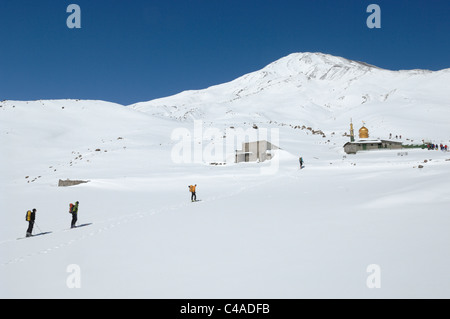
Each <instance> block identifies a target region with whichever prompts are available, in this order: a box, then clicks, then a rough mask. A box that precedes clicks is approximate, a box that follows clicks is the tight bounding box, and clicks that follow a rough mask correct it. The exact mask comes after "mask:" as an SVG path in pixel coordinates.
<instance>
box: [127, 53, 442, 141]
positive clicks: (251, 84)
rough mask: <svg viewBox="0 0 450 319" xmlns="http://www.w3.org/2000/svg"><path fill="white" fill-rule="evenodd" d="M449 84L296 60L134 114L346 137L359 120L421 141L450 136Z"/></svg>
mask: <svg viewBox="0 0 450 319" xmlns="http://www.w3.org/2000/svg"><path fill="white" fill-rule="evenodd" d="M449 83H450V69H445V70H441V71H437V72H432V71H428V70H407V71H390V70H384V69H381V68H378V67H375V66H372V65H368V64H366V63H362V62H356V61H351V60H348V59H345V58H341V57H335V56H331V55H327V54H322V53H294V54H291V55H289V56H287V57H284V58H282V59H280V60H278V61H275V62H273V63H271V64H269V65H268V66H266V67H265V68H263V69H262V70H259V71H256V72H253V73H250V74H246V75H244V76H242V77H240V78H238V79H236V80H234V81H231V82H229V83H225V84H221V85H217V86H213V87H210V88H207V89H204V90H198V91H185V92H182V93H180V94H177V95H174V96H170V97H166V98H162V99H156V100H152V101H149V102H142V103H137V104H134V105H131V107H132V108H134V109H136V110H140V111H143V112H146V113H149V114H152V115H156V116H160V117H169V118H174V119H177V120H179V121H185V120H192V119H203V120H205V121H207V122H209V121H211V122H214V123H216V124H217V123H236V122H242V121H246V122H249V123H257V124H259V123H267V122H269V121H276V122H281V123H285V124H292V125H306V126H311V127H314V128H317V129H321V130H324V131H347V130H348V126H349V121H350V118H353V120H354V121H356V122H357V123H358V124H360V123H361V121H366V122H368V123H370V126H371V128H372V130H373V131H374V133H375V134H387V133H389V132H400V133H399V134H402V133H403V135H405V136H411V138H416V139H423V138H432V137H435V136H442V135H443V134H446V135H450V134H449V133H450V131H449V128H448V121H447V120H446V119H448V118H450V107H449V105H450V104H449V103H450V90H449V89H448V88H449ZM431 123H433V127H430V124H431ZM410 127H413V128H414V130H412V131H411V130H409V128H410ZM394 134H395V133H394Z"/></svg>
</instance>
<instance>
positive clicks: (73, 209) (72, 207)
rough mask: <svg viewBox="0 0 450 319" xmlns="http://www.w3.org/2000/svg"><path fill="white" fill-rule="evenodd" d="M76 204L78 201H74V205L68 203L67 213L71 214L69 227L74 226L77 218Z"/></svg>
mask: <svg viewBox="0 0 450 319" xmlns="http://www.w3.org/2000/svg"><path fill="white" fill-rule="evenodd" d="M78 204H79V202H78V201H76V202H75V205H74V204H70V205H69V214H72V222H71V224H70V228H75V227H76V226H75V224H76V222H77V220H78Z"/></svg>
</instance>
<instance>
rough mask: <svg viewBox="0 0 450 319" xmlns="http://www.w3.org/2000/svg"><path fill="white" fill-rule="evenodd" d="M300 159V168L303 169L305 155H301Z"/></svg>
mask: <svg viewBox="0 0 450 319" xmlns="http://www.w3.org/2000/svg"><path fill="white" fill-rule="evenodd" d="M298 161H299V163H300V169H302V168H303V157H300V158H299V159H298Z"/></svg>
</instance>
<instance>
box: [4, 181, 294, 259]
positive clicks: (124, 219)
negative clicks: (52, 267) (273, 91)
mask: <svg viewBox="0 0 450 319" xmlns="http://www.w3.org/2000/svg"><path fill="white" fill-rule="evenodd" d="M291 174H292V172H287V173H284V174H280V175H275V176H273V177H272V178H268V179H266V180H263V181H261V182H256V183H254V184H253V185H251V186H247V187H240V188H238V189H237V190H234V191H232V192H229V193H227V194H223V195H218V196H211V197H209V198H207V199H202V200H201V203H207V202H212V201H216V200H221V199H226V198H230V197H233V196H236V195H237V194H239V193H241V192H242V191H245V190H249V189H252V188H256V187H259V186H262V185H264V184H267V183H270V182H272V181H273V180H274V179H279V178H282V177H286V176H288V177H291V178H292V176H291ZM296 178H298V177H296ZM197 204H198V203H197ZM189 205H192V203H191V202H187V203H186V202H183V203H179V204H176V205H171V206H166V207H161V208H159V209H154V210H152V211H150V212H136V213H133V214H130V215H126V216H121V217H119V218H111V219H107V220H105V221H101V222H95V223H93V224H92V225H90V226H93V225H94V227H95V225H99V224H107V225H105V226H102V227H99V228H97V229H96V230H94V231H88V229H89V228H88V229H86V231H85V232H86V233H85V234H83V235H81V236H78V237H77V238H72V239H70V240H68V241H65V242H63V243H60V244H57V245H53V246H52V247H49V248H45V249H41V250H39V251H36V252H34V253H30V254H26V255H24V256H21V257H16V258H13V259H11V260H9V261H7V262H5V263H2V264H0V265H1V266H2V267H5V266H9V265H12V264H16V263H21V262H24V261H26V260H28V259H30V258H33V257H36V256H40V255H46V254H49V253H51V252H53V251H56V250H58V249H60V248H64V247H67V246H70V245H72V244H74V243H77V242H79V241H82V240H85V239H88V238H91V237H94V236H97V235H100V234H102V233H104V232H107V231H109V230H111V229H114V228H115V227H117V226H120V225H124V224H128V223H130V222H133V221H137V220H139V219H142V218H144V217H151V216H153V215H155V214H160V213H163V212H167V211H172V210H179V209H182V208H184V207H188V206H189ZM69 231H70V232H76V231H77V229H63V230H58V231H52V233H51V234H48V235H49V236H54V235H57V234H60V233H63V232H69ZM42 239H43V238H42ZM16 241H17V239H10V240H5V241H3V242H0V245H3V244H8V243H14V242H16Z"/></svg>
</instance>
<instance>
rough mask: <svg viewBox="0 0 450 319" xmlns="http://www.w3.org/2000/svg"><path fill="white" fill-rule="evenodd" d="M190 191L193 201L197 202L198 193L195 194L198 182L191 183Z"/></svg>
mask: <svg viewBox="0 0 450 319" xmlns="http://www.w3.org/2000/svg"><path fill="white" fill-rule="evenodd" d="M188 187H189V191H190V192H191V201H192V202H195V201H197V195H196V194H195V189H196V187H197V184H195V185H189V186H188Z"/></svg>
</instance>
